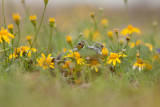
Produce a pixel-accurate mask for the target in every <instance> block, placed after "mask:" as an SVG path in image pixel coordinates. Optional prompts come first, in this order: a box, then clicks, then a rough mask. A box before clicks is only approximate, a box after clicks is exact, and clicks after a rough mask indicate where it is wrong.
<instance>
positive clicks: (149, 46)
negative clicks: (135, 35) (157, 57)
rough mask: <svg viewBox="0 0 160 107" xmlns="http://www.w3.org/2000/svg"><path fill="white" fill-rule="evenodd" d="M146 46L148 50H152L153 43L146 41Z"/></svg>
mask: <svg viewBox="0 0 160 107" xmlns="http://www.w3.org/2000/svg"><path fill="white" fill-rule="evenodd" d="M145 45H146V46H147V47H148V48H149V50H150V51H151V52H152V50H153V45H152V44H149V43H146V44H145Z"/></svg>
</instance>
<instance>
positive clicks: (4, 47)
mask: <svg viewBox="0 0 160 107" xmlns="http://www.w3.org/2000/svg"><path fill="white" fill-rule="evenodd" d="M3 49H4V59H5V63H7V59H6V56H7V55H6V46H5V42H4V41H3Z"/></svg>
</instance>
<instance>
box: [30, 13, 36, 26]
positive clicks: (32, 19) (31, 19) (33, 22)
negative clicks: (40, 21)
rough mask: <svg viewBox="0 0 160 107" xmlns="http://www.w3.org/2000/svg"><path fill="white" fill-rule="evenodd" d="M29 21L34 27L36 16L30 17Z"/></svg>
mask: <svg viewBox="0 0 160 107" xmlns="http://www.w3.org/2000/svg"><path fill="white" fill-rule="evenodd" d="M29 19H30V21H31V22H32V24H33V26H34V27H36V24H37V21H36V19H37V16H36V15H32V16H30V17H29Z"/></svg>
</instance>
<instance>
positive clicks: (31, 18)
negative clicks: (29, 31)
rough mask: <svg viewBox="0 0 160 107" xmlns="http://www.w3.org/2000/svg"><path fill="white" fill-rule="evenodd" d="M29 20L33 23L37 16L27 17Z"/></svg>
mask: <svg viewBox="0 0 160 107" xmlns="http://www.w3.org/2000/svg"><path fill="white" fill-rule="evenodd" d="M29 19H30V20H31V21H34V20H36V19H37V16H36V15H32V16H29Z"/></svg>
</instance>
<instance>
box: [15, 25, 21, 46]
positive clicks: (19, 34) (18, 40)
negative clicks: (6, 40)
mask: <svg viewBox="0 0 160 107" xmlns="http://www.w3.org/2000/svg"><path fill="white" fill-rule="evenodd" d="M17 26H18V42H17V47H16V48H18V46H19V41H20V28H19V25H17Z"/></svg>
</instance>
